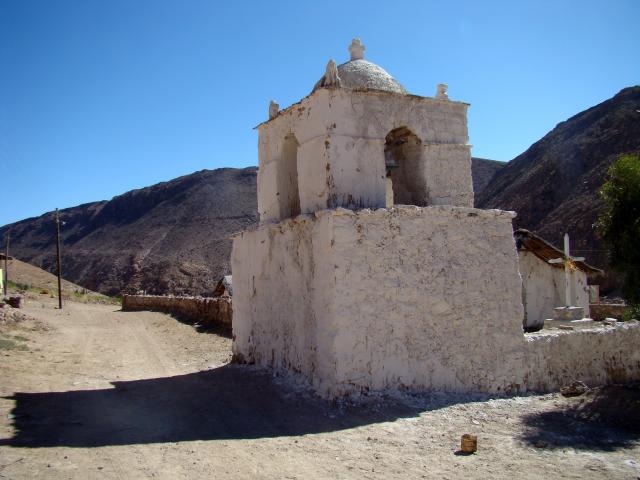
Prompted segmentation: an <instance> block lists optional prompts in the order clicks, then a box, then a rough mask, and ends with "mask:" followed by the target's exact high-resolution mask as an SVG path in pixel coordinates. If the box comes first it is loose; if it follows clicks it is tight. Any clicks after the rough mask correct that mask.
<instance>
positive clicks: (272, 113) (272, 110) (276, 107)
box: [269, 100, 280, 120]
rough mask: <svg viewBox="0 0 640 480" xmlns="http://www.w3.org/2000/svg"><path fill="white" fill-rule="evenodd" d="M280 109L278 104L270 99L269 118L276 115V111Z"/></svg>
mask: <svg viewBox="0 0 640 480" xmlns="http://www.w3.org/2000/svg"><path fill="white" fill-rule="evenodd" d="M279 111H280V105H278V104H277V103H276V102H274V101H273V100H271V102H270V103H269V120H271V119H272V118H275V117H277V116H278V112H279Z"/></svg>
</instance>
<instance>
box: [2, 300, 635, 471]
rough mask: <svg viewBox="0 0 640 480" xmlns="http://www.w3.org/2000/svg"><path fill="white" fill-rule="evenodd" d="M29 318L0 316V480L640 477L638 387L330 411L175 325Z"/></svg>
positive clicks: (80, 310)
mask: <svg viewBox="0 0 640 480" xmlns="http://www.w3.org/2000/svg"><path fill="white" fill-rule="evenodd" d="M23 313H25V314H26V315H27V316H24V315H22V316H19V317H16V318H15V319H10V318H9V315H4V316H3V319H0V372H2V374H1V379H2V381H1V382H0V397H1V398H0V478H12V479H18V478H25V479H33V478H53V479H58V478H60V479H63V478H64V479H67V478H74V479H75V478H78V479H80V478H81V479H93V478H104V479H131V478H167V479H182V478H185V479H187V478H189V479H191V478H216V479H220V478H233V479H243V478H288V479H309V478H342V479H349V478H353V479H356V478H357V479H360V478H384V479H394V478H439V479H440V478H449V479H454V478H498V479H500V478H509V479H513V478H540V477H547V478H624V479H634V480H636V479H638V478H640V428H638V419H639V418H640V408H639V406H640V396H638V395H637V394H638V390H637V389H633V388H622V387H616V388H609V389H594V390H591V391H590V392H588V393H587V394H585V395H582V396H580V397H575V398H564V397H562V396H561V395H559V394H552V395H533V396H526V397H511V398H489V397H486V396H461V395H446V394H424V395H397V396H370V397H367V398H365V399H362V400H360V401H358V402H357V403H351V402H346V401H345V402H335V403H328V402H325V401H323V400H320V399H318V398H317V397H315V396H314V395H313V394H312V393H311V392H310V391H309V390H307V389H306V388H305V387H304V386H303V385H301V384H299V383H296V382H295V381H294V380H293V379H291V378H283V377H274V376H273V375H271V374H270V373H269V372H267V371H263V370H260V369H257V368H253V367H247V366H240V365H232V364H229V360H230V344H231V340H230V339H229V338H228V337H225V336H222V335H219V334H216V333H202V332H197V331H196V330H195V329H194V328H193V327H191V326H189V325H185V324H183V323H180V322H177V321H176V320H174V319H173V318H171V317H169V316H167V315H163V314H160V313H151V312H126V313H125V312H121V311H119V308H118V307H116V306H112V305H93V304H82V303H73V302H68V303H67V304H66V307H65V309H64V310H63V311H59V310H57V309H55V300H53V299H50V298H48V297H46V296H40V297H36V296H32V297H30V298H28V299H27V306H26V308H25V309H24V311H23ZM12 318H13V317H12ZM2 340H4V341H2ZM464 433H471V434H475V435H477V436H478V452H477V453H476V454H474V455H470V456H465V455H462V454H460V452H458V448H459V444H460V436H461V435H462V434H464Z"/></svg>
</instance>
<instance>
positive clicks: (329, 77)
mask: <svg viewBox="0 0 640 480" xmlns="http://www.w3.org/2000/svg"><path fill="white" fill-rule="evenodd" d="M320 86H321V87H339V86H340V76H339V75H338V66H337V65H336V62H334V61H333V59H332V60H329V63H327V69H326V70H325V72H324V77H322V81H321V82H320Z"/></svg>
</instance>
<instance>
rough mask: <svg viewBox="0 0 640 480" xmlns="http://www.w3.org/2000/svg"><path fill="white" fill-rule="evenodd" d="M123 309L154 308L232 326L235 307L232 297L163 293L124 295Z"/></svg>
mask: <svg viewBox="0 0 640 480" xmlns="http://www.w3.org/2000/svg"><path fill="white" fill-rule="evenodd" d="M122 310H123V311H125V312H132V311H138V310H153V311H157V312H164V313H169V314H172V315H176V316H177V317H180V318H184V319H186V320H189V321H192V322H194V323H200V324H201V325H207V326H222V327H225V328H229V329H230V328H231V319H232V318H233V308H232V305H231V298H230V297H213V298H211V297H173V296H162V295H124V296H123V297H122Z"/></svg>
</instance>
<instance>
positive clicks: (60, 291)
mask: <svg viewBox="0 0 640 480" xmlns="http://www.w3.org/2000/svg"><path fill="white" fill-rule="evenodd" d="M56 251H57V254H58V308H59V309H60V310H62V268H61V266H60V263H61V262H60V216H59V215H58V209H57V208H56Z"/></svg>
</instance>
